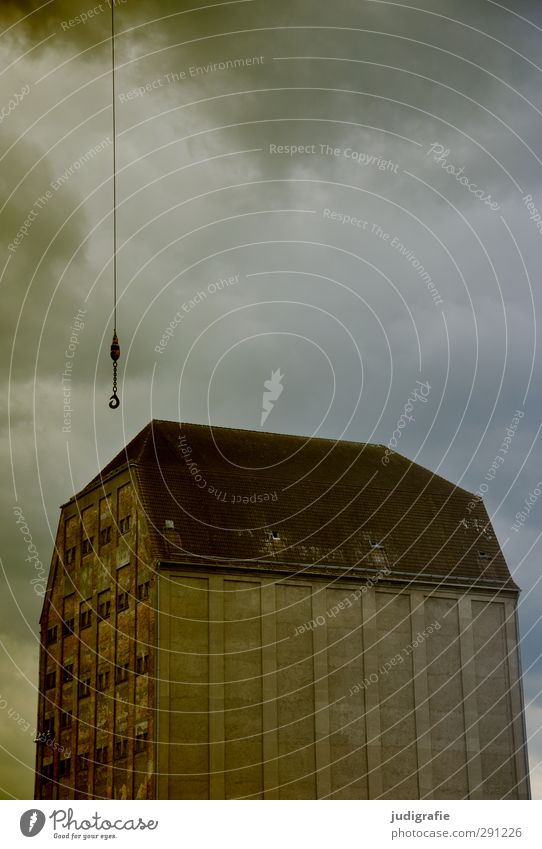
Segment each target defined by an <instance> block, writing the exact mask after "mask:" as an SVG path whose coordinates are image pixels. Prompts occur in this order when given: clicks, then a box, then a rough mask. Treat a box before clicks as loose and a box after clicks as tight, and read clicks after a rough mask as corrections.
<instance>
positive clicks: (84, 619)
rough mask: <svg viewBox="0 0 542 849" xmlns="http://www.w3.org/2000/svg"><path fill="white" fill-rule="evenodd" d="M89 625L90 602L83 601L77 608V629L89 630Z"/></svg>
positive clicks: (90, 615) (90, 617) (90, 618)
mask: <svg viewBox="0 0 542 849" xmlns="http://www.w3.org/2000/svg"><path fill="white" fill-rule="evenodd" d="M91 623H92V609H91V607H90V602H89V601H83V602H81V606H80V608H79V629H80V630H81V631H82V630H83V628H90V625H91Z"/></svg>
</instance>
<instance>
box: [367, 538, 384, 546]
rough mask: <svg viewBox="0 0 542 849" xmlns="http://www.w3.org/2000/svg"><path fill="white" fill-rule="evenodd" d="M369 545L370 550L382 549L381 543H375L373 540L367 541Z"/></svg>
mask: <svg viewBox="0 0 542 849" xmlns="http://www.w3.org/2000/svg"><path fill="white" fill-rule="evenodd" d="M369 545H370V546H371V548H384V546H383V545H382V543H381V542H376V541H375V540H374V539H370V540H369Z"/></svg>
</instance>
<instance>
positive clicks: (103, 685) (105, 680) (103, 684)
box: [98, 670, 109, 693]
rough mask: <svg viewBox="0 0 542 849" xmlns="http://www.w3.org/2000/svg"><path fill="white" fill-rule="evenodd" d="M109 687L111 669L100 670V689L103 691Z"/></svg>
mask: <svg viewBox="0 0 542 849" xmlns="http://www.w3.org/2000/svg"><path fill="white" fill-rule="evenodd" d="M108 687H109V670H107V671H106V672H98V690H100V691H101V692H102V693H103V691H104V690H107V689H108Z"/></svg>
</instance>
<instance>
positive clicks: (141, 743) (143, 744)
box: [135, 731, 149, 755]
mask: <svg viewBox="0 0 542 849" xmlns="http://www.w3.org/2000/svg"><path fill="white" fill-rule="evenodd" d="M148 736H149V734H148V732H147V731H140V732H139V734H137V735H136V738H135V752H136V755H138V754H140V753H141V752H144V751H146V749H147V738H148Z"/></svg>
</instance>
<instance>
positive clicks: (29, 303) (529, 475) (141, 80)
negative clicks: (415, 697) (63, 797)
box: [0, 0, 542, 798]
mask: <svg viewBox="0 0 542 849" xmlns="http://www.w3.org/2000/svg"><path fill="white" fill-rule="evenodd" d="M510 5H512V4H510ZM414 6H415V7H416V8H414ZM90 12H92V14H90ZM77 16H79V17H77ZM85 16H87V17H86V19H85ZM109 27H110V11H109V8H108V5H107V3H106V2H103V3H101V4H100V3H97V4H96V5H95V6H93V5H92V3H89V2H87V0H70V2H68V0H50V2H48V3H43V4H40V3H39V2H37V0H36V2H32V1H31V0H29V2H9V0H2V3H1V6H0V30H1V32H2V35H1V41H0V45H1V54H0V55H1V62H0V158H1V166H0V186H1V191H0V205H1V206H0V275H1V278H0V279H1V291H2V302H1V303H2V309H1V311H0V321H1V322H2V332H1V333H0V346H1V349H2V366H3V372H2V382H3V389H4V393H3V394H4V396H5V397H6V398H8V396H9V418H8V417H7V415H6V417H5V418H3V420H2V430H1V451H2V460H3V461H4V465H3V468H4V469H5V471H4V474H3V482H4V485H3V487H2V491H1V499H2V512H1V515H2V517H3V531H2V537H1V539H2V546H1V552H0V553H1V557H2V568H3V570H4V576H5V578H6V579H7V590H6V591H5V592H3V593H2V599H1V605H2V609H1V618H0V623H1V624H0V632H1V640H2V647H3V653H2V656H1V665H2V670H1V677H0V681H1V684H0V692H1V697H2V698H3V699H5V700H6V703H7V705H9V706H10V707H12V708H14V709H15V710H16V711H19V712H20V713H21V715H22V716H23V717H25V718H26V719H27V721H28V722H30V723H31V724H32V725H33V723H34V721H35V708H34V705H35V702H36V693H35V687H36V680H37V678H36V675H37V659H38V643H37V639H38V618H39V613H40V607H41V599H40V598H39V597H38V595H37V594H36V593H35V592H34V591H33V586H32V584H31V583H30V582H31V580H32V578H33V577H35V574H34V572H33V566H32V564H29V562H27V561H25V557H26V556H27V550H26V543H25V542H24V541H23V539H22V537H21V533H20V529H19V527H18V526H17V524H16V521H15V513H14V507H18V508H19V509H20V511H21V513H22V515H23V516H24V518H25V519H26V522H27V524H28V527H29V529H30V531H31V534H32V538H33V542H34V544H35V545H36V548H37V551H38V552H39V556H40V557H41V559H42V560H43V562H44V563H45V564H47V566H48V564H49V561H50V557H51V551H52V539H53V536H54V533H55V531H56V525H57V521H58V515H59V510H58V505H59V504H61V503H63V502H64V501H66V500H67V499H68V498H69V497H70V496H71V494H72V493H73V492H74V491H77V490H78V489H79V488H81V486H83V485H84V484H85V483H86V482H88V480H90V478H91V477H93V476H94V475H95V474H96V472H97V471H98V470H99V469H100V468H101V467H102V466H103V465H105V463H106V462H107V461H108V460H109V459H111V457H112V456H113V454H114V453H116V452H117V451H118V450H119V449H120V448H121V447H122V445H123V444H124V443H125V442H126V441H127V440H129V439H131V438H132V437H133V436H134V435H135V434H136V433H137V432H138V431H139V430H140V429H141V428H142V427H143V426H144V425H145V424H146V423H147V422H148V421H149V420H150V419H151V418H161V419H177V420H178V419H182V420H184V421H192V422H202V423H206V422H208V421H210V422H211V423H213V424H215V425H225V426H235V427H245V428H252V429H259V428H260V422H261V413H262V392H263V388H264V387H263V384H264V381H266V380H269V379H270V377H271V372H272V371H275V370H276V369H280V371H281V374H282V375H283V379H282V385H283V391H282V394H281V395H280V398H279V399H278V400H277V403H276V404H275V406H274V407H273V409H272V410H271V412H270V414H269V416H268V418H267V420H266V422H265V429H266V430H271V431H276V432H286V433H299V434H313V433H316V434H318V435H320V436H326V437H332V438H348V439H354V440H359V441H366V442H378V443H382V444H388V442H389V440H390V437H391V435H392V433H393V431H394V428H395V426H396V422H397V420H398V417H399V416H400V414H401V412H402V410H403V408H404V405H405V403H406V401H407V398H408V396H409V394H410V393H411V391H412V390H413V389H414V388H415V386H416V381H417V380H419V381H422V382H425V381H428V382H429V384H430V387H431V391H430V395H429V398H428V403H426V404H425V405H423V407H422V405H421V404H420V405H418V406H419V408H418V409H417V411H416V416H415V418H416V420H415V422H412V423H409V425H408V427H406V428H405V429H404V430H403V431H402V432H401V437H400V444H399V445H398V448H397V450H399V451H400V452H401V453H403V454H405V455H406V456H408V457H410V458H413V459H416V460H417V461H418V462H420V463H421V464H422V465H425V466H427V467H429V468H431V469H433V470H435V471H437V472H438V473H439V474H441V475H443V476H444V477H447V478H448V479H450V480H452V481H454V482H455V483H458V484H459V485H461V486H462V487H464V488H466V489H470V490H472V491H475V490H476V489H477V488H478V487H479V485H480V484H481V483H484V481H485V476H486V474H487V473H488V469H489V468H490V467H491V464H492V462H493V459H494V457H495V456H496V454H497V452H498V449H499V447H500V446H501V444H502V442H503V439H504V438H505V436H506V433H507V428H508V427H509V426H510V424H511V422H512V420H513V418H514V416H515V415H516V411H519V412H520V414H522V415H520V423H519V425H518V426H517V427H516V428H515V430H514V435H513V439H511V441H510V444H509V450H508V452H507V453H506V455H504V462H503V463H502V464H501V465H500V466H499V468H498V471H497V472H496V473H495V476H494V478H493V479H492V480H490V481H489V483H488V489H487V492H486V493H485V503H486V506H487V508H488V511H489V513H490V515H491V517H492V521H493V523H494V526H495V529H496V532H497V535H498V538H499V540H500V543H501V546H502V547H503V551H504V554H505V556H506V559H507V562H508V564H509V567H510V570H511V572H512V574H513V576H514V578H515V580H516V582H517V583H518V584H519V586H520V588H521V590H522V594H521V601H520V625H521V634H522V661H523V667H524V671H525V697H526V703H527V721H528V731H529V748H530V758H531V767H532V786H533V795H534V796H536V797H537V798H542V767H541V766H540V765H539V763H540V762H542V732H541V731H540V729H541V728H542V696H541V695H540V693H541V690H542V668H541V664H540V660H539V647H540V643H541V634H542V627H541V624H540V621H539V617H540V589H539V585H538V581H539V571H540V570H539V565H538V564H539V561H540V526H541V518H542V498H541V499H540V500H539V501H538V503H536V496H535V497H534V502H533V503H532V504H531V505H530V513H529V515H528V516H526V518H525V521H524V522H522V523H521V526H520V529H519V530H514V529H513V523H514V521H515V516H516V513H518V512H519V511H521V510H522V507H523V506H524V501H525V499H529V497H530V493H532V492H533V491H534V489H535V488H536V486H537V483H538V482H539V481H540V480H541V479H542V465H541V464H540V438H539V432H540V428H541V420H542V417H541V411H542V405H541V391H540V385H541V368H540V358H539V356H538V350H537V345H536V315H537V313H538V312H539V310H540V305H541V296H542V291H541V287H540V271H539V270H540V265H541V257H542V223H541V224H540V228H539V227H538V226H537V218H536V215H537V211H538V210H540V211H541V212H540V215H541V221H542V185H541V183H542V168H541V165H542V132H541V130H542V85H541V74H542V68H541V67H540V63H541V61H542V59H541V57H542V51H541V46H542V8H540V5H539V4H537V3H536V2H534V0H532V2H515V3H514V4H513V11H511V10H509V9H507V7H506V6H505V5H503V4H500V3H496V2H491V0H456V1H455V2H443V0H416V2H415V3H414V2H413V3H412V4H408V3H391V2H386V1H385V0H334V2H333V3H329V2H324V0H297V2H292V0H272V2H271V0H267V2H266V0H233V1H232V2H229V3H222V4H221V3H214V4H210V3H208V4H206V3H201V2H198V0H193V2H189V3H184V2H173V0H171V1H170V2H164V0H160V2H159V3H158V2H155V3H152V2H145V3H143V2H141V0H125V2H121V0H117V3H116V29H117V33H118V35H117V39H116V51H117V75H116V84H117V98H116V107H117V139H118V145H117V167H118V239H119V252H118V289H119V303H118V319H117V326H118V331H119V336H120V342H121V347H122V359H121V363H120V372H119V374H120V390H119V393H120V395H121V398H122V404H121V407H120V409H119V410H117V411H116V412H115V413H113V412H111V411H110V410H109V408H108V399H109V396H110V394H111V361H110V359H109V344H110V341H111V333H112V315H111V308H112V279H113V277H112V265H111V255H112V217H111V207H112V181H111V173H112V145H111V138H112V129H111V118H112V115H111V102H112V98H111V78H110V73H109V63H110V40H109V33H110V29H109ZM232 66H233V67H232ZM292 148H294V149H292ZM529 204H530V205H529ZM25 222H26V224H25ZM219 280H222V281H227V285H226V284H221V286H222V288H216V287H214V285H213V284H215V283H216V282H217V281H219ZM215 288H216V291H215ZM178 312H179V313H181V314H182V315H183V319H182V321H181V322H179V326H178V327H177V328H176V329H175V330H174V331H172V333H173V335H171V336H170V337H167V344H163V341H161V340H163V339H164V333H165V330H166V328H168V325H169V323H170V321H171V320H172V318H173V317H174V316H175V314H176V313H178ZM77 316H78V318H76V317H77ZM70 344H71V346H72V347H71V349H70V347H69V346H70ZM157 349H158V350H157ZM67 352H68V353H67ZM71 354H73V356H71ZM66 362H69V363H70V366H69V375H70V381H69V387H70V390H71V398H70V406H71V407H72V408H73V410H72V411H69V412H68V414H67V420H65V419H64V410H63V388H65V386H66V382H65V383H64V385H63V384H62V374H63V372H65V370H66ZM63 428H65V429H64V430H63ZM541 487H542V484H541ZM531 501H532V498H531ZM0 704H2V702H0ZM32 740H33V738H32V735H31V731H24V730H22V728H21V727H17V726H16V724H15V722H14V719H13V717H9V716H8V708H7V707H6V708H4V709H3V710H0V745H1V746H2V750H0V751H1V752H2V756H1V758H0V761H1V766H0V791H1V793H2V795H3V796H4V797H6V798H11V797H13V796H14V797H31V795H32V792H33V770H34V745H33V742H32Z"/></svg>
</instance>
